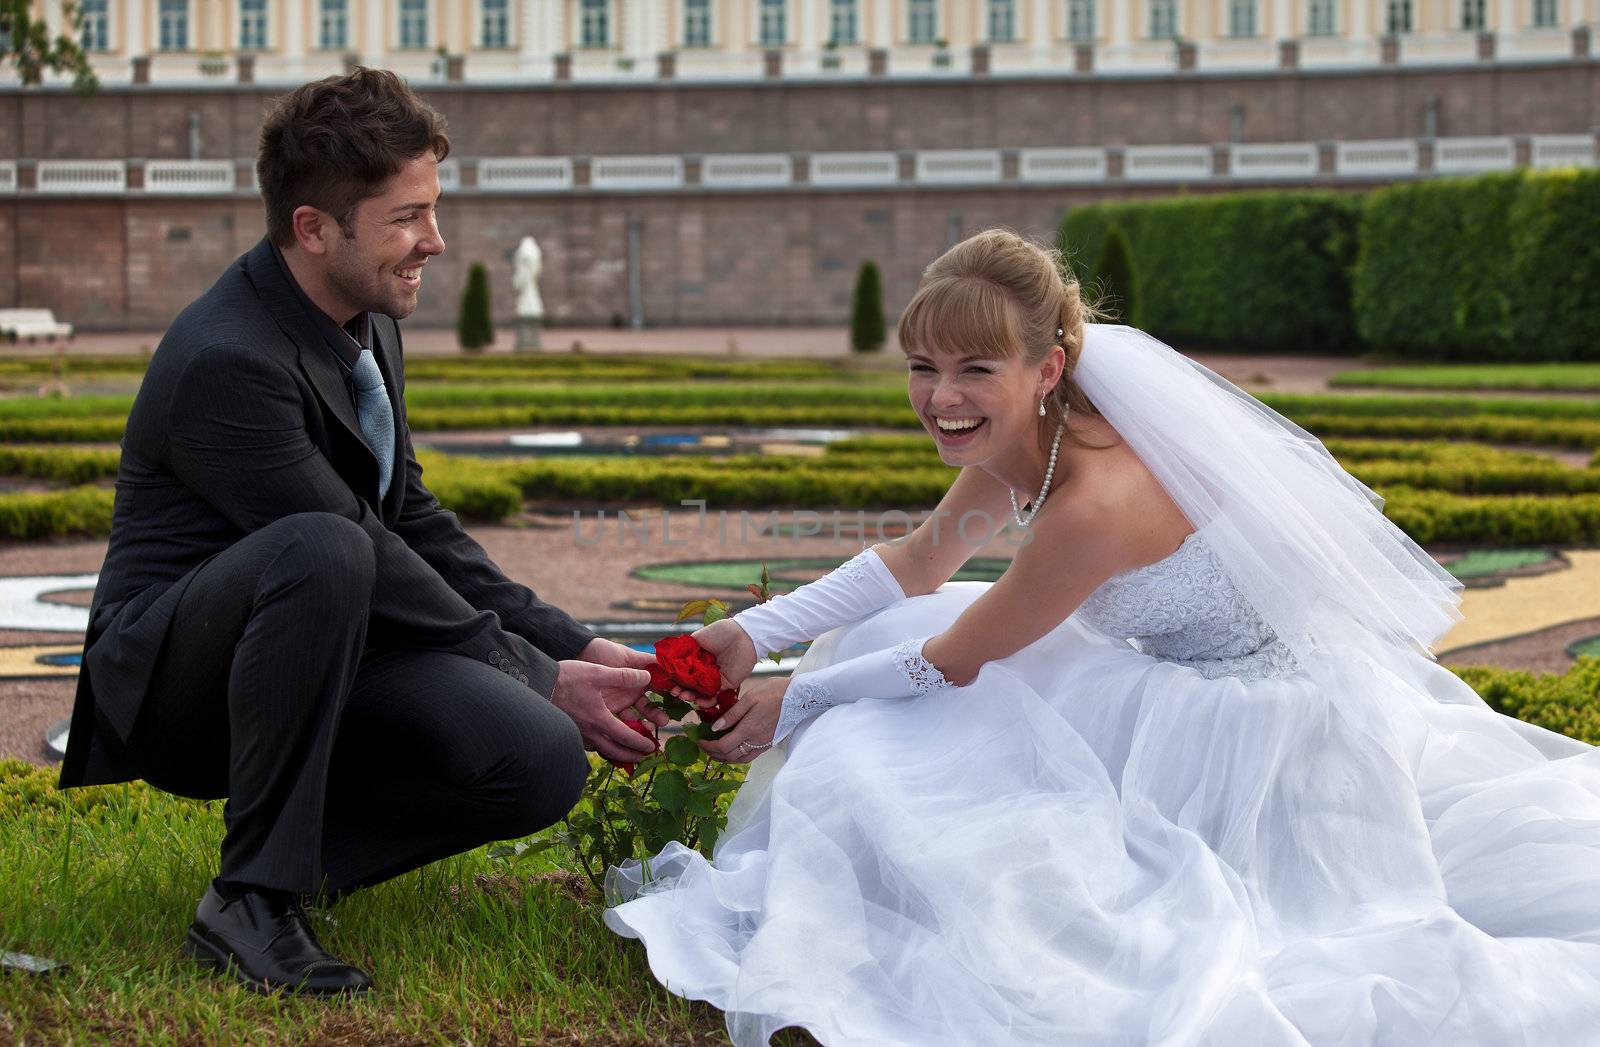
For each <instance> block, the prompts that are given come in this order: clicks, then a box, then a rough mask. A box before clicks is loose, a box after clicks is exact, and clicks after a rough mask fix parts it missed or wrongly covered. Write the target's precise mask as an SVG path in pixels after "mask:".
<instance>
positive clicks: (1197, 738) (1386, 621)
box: [605, 329, 1600, 1047]
mask: <svg viewBox="0 0 1600 1047" xmlns="http://www.w3.org/2000/svg"><path fill="white" fill-rule="evenodd" d="M1079 369H1080V372H1082V375H1081V378H1080V381H1081V382H1083V383H1084V384H1085V387H1086V388H1087V389H1088V390H1089V394H1090V396H1091V397H1092V398H1093V399H1094V402H1095V403H1096V405H1097V406H1098V407H1100V408H1101V409H1102V411H1104V412H1105V413H1106V414H1107V417H1108V418H1109V419H1110V420H1111V421H1112V422H1113V423H1115V424H1116V425H1117V426H1118V429H1119V432H1121V433H1122V435H1123V436H1124V437H1125V438H1127V439H1128V440H1129V442H1130V443H1132V444H1133V445H1134V447H1135V449H1136V450H1138V451H1139V453H1140V455H1141V457H1142V458H1143V459H1144V461H1145V462H1146V463H1147V464H1148V465H1150V467H1151V468H1152V469H1153V470H1155V471H1157V472H1158V475H1159V476H1160V477H1161V480H1162V482H1163V484H1164V485H1165V486H1166V488H1167V490H1168V491H1169V492H1171V493H1173V495H1174V497H1175V498H1176V499H1177V500H1178V501H1179V504H1180V505H1181V506H1182V507H1183V508H1184V511H1185V513H1186V515H1188V516H1189V518H1190V519H1191V520H1195V521H1196V522H1197V524H1198V530H1197V531H1196V532H1195V533H1194V534H1192V535H1190V536H1189V537H1188V538H1187V539H1186V540H1185V541H1184V542H1183V544H1182V545H1181V546H1180V547H1179V548H1178V549H1177V550H1176V551H1174V552H1173V553H1172V554H1171V555H1169V556H1167V557H1166V558H1165V559H1163V560H1160V561H1159V562H1157V563H1154V564H1150V565H1148V566H1146V567H1142V568H1139V569H1137V570H1134V571H1130V572H1126V573H1124V574H1120V575H1117V576H1115V577H1113V578H1111V579H1110V580H1108V581H1107V582H1106V583H1105V584H1103V585H1102V586H1101V587H1100V588H1099V589H1098V590H1097V591H1096V592H1095V593H1094V594H1093V595H1092V596H1091V597H1090V598H1089V599H1088V600H1087V601H1086V602H1085V603H1084V604H1083V606H1082V607H1080V608H1079V609H1078V611H1077V612H1076V613H1074V614H1073V615H1072V616H1071V617H1070V618H1068V619H1067V620H1066V621H1064V622H1062V623H1061V624H1060V625H1058V626H1057V627H1056V628H1055V629H1054V630H1052V631H1051V632H1050V633H1048V634H1047V635H1045V636H1044V637H1043V638H1041V639H1040V640H1038V641H1036V642H1035V643H1033V644H1031V645H1029V646H1028V647H1025V648H1023V649H1022V650H1021V651H1019V652H1017V653H1016V654H1014V655H1011V656H1010V657H1007V658H1003V659H1000V660H997V661H991V662H989V663H988V664H986V665H985V666H984V667H983V669H982V671H981V672H980V673H979V674H978V676H977V677H976V678H975V679H974V680H973V681H972V682H971V683H969V684H967V685H966V686H962V687H952V686H940V687H935V688H933V689H932V690H928V691H927V692H926V693H924V694H922V695H921V696H920V697H908V698H882V699H877V700H874V699H871V698H865V699H863V700H859V701H848V700H847V699H848V696H842V695H836V696H834V697H836V698H839V699H841V700H840V702H839V703H838V704H833V703H832V702H831V701H830V699H829V695H827V694H822V695H815V694H812V695H809V698H810V700H812V701H814V702H817V703H819V704H821V705H823V706H825V707H826V706H829V705H831V707H827V708H826V709H825V711H823V712H822V713H821V714H820V715H817V716H815V717H814V718H813V719H810V720H809V721H807V722H805V723H804V724H802V725H801V726H800V727H799V728H798V729H797V730H796V731H795V732H794V733H793V734H791V735H790V736H789V737H788V738H787V739H785V740H784V742H783V743H782V745H781V746H780V747H779V748H777V749H774V750H773V751H771V752H769V753H767V754H766V755H764V756H762V757H761V758H760V759H758V760H757V761H756V762H755V763H754V764H752V766H751V770H750V777H749V780H748V781H747V783H746V784H745V786H744V787H743V789H742V790H741V791H740V792H739V794H738V795H737V797H736V798H735V801H734V806H733V810H732V811H731V812H730V825H729V828H728V831H727V832H726V833H725V834H724V836H723V837H722V839H721V840H720V841H719V843H718V845H717V850H716V858H715V860H714V861H710V862H708V861H707V860H706V859H705V858H704V857H702V856H701V855H700V854H698V853H697V852H695V851H692V850H689V849H687V848H684V847H682V846H679V845H677V844H672V845H669V846H668V847H667V848H666V849H665V850H664V851H663V852H662V853H661V854H660V855H658V856H657V857H655V858H653V859H652V860H651V861H650V862H649V863H648V868H647V869H646V868H645V867H643V866H641V865H640V864H638V863H630V864H629V865H628V866H626V867H624V868H621V869H616V870H613V874H612V878H611V883H610V884H609V890H610V894H611V896H612V898H613V899H626V900H623V901H621V903H620V904H617V905H616V906H615V907H614V908H611V909H609V910H608V911H607V912H606V915H605V920H606V923H607V925H608V926H610V927H611V928H612V929H613V930H614V931H616V932H617V933H619V934H622V935H626V936H629V937H634V938H639V939H642V940H643V942H644V945H645V947H646V949H647V950H648V954H649V961H650V967H651V970H652V971H653V972H654V974H655V976H656V977H657V978H658V979H660V981H661V982H662V983H663V984H664V985H665V986H666V987H667V988H668V989H669V990H670V991H672V992H674V993H678V994H680V995H682V996H686V997H690V998H694V999H701V1000H707V1001H709V1002H710V1003H712V1004H714V1005H715V1006H717V1007H719V1008H721V1009H722V1010H723V1011H725V1012H726V1013H727V1021H728V1030H729V1033H730V1035H731V1036H732V1038H733V1040H734V1042H735V1043H736V1044H739V1045H741V1047H744V1045H756V1044H763V1043H766V1042H767V1039H768V1037H770V1036H771V1035H772V1034H773V1033H774V1032H775V1031H776V1030H778V1029H780V1028H783V1027H786V1026H801V1027H804V1028H806V1029H808V1030H810V1031H811V1032H812V1033H813V1034H814V1035H815V1036H816V1037H817V1038H818V1039H819V1040H821V1041H822V1042H823V1043H824V1044H828V1045H830V1047H842V1045H869V1044H870V1045H885V1044H904V1045H916V1047H928V1045H936V1044H949V1045H961V1047H971V1045H1012V1044H1019V1045H1020V1044H1052V1045H1055V1044H1071V1045H1103V1044H1118V1045H1142V1044H1207V1045H1215V1047H1254V1045H1287V1044H1316V1045H1335V1044H1337V1045H1352V1047H1353V1045H1367V1044H1389V1045H1395V1047H1420V1045H1426V1044H1437V1045H1450V1047H1461V1045H1485V1047H1499V1045H1511V1044H1515V1045H1526V1047H1544V1045H1556V1044H1560V1045H1563V1047H1565V1045H1579V1044H1600V750H1597V749H1595V748H1593V747H1591V746H1589V745H1586V744H1584V743H1582V742H1579V741H1576V740H1573V739H1569V738H1566V737H1564V736H1562V735H1559V734H1555V733H1553V732H1550V731H1547V730H1544V729H1542V728H1538V727H1534V726H1532V725H1529V724H1525V723H1522V722H1520V721H1517V720H1514V719H1512V718H1510V717H1506V716H1503V715H1500V714H1499V713H1496V712H1494V711H1493V710H1491V709H1490V708H1489V707H1488V706H1487V705H1486V704H1485V703H1484V702H1483V701H1482V700H1481V699H1480V698H1479V697H1478V696H1477V695H1476V694H1475V693H1474V692H1473V691H1472V690H1471V688H1469V687H1467V686H1466V685H1465V684H1464V683H1462V682H1461V681H1460V680H1458V679H1457V678H1456V677H1455V676H1454V675H1452V674H1451V673H1449V672H1448V671H1447V670H1445V669H1443V668H1441V667H1440V666H1438V665H1437V664H1436V663H1434V662H1433V661H1432V660H1430V659H1429V658H1427V657H1425V656H1424V655H1423V654H1421V653H1419V652H1418V651H1417V650H1416V642H1425V640H1419V639H1416V638H1422V637H1430V638H1431V637H1432V636H1434V635H1436V634H1437V633H1438V632H1439V631H1440V630H1441V628H1442V627H1443V626H1444V625H1446V624H1447V623H1448V621H1449V620H1451V614H1452V613H1453V593H1452V591H1451V590H1450V588H1449V585H1448V579H1447V576H1444V575H1443V572H1442V571H1440V570H1439V569H1438V568H1437V566H1436V565H1434V564H1432V562H1431V561H1429V560H1427V558H1426V555H1425V554H1423V553H1422V552H1421V551H1420V550H1416V549H1415V547H1414V546H1412V545H1410V543H1409V541H1408V540H1406V539H1405V538H1404V536H1403V535H1400V534H1399V533H1398V532H1397V531H1395V530H1394V529H1393V528H1392V527H1391V526H1390V525H1389V524H1387V523H1386V522H1384V521H1383V520H1382V518H1381V516H1380V515H1378V514H1377V512H1376V510H1375V509H1373V508H1372V506H1371V504H1370V503H1369V502H1368V501H1367V500H1366V498H1365V497H1364V496H1363V494H1362V492H1364V491H1365V489H1364V488H1360V487H1359V485H1358V484H1356V483H1355V481H1353V480H1351V479H1350V478H1349V477H1348V476H1347V475H1345V474H1344V473H1343V472H1342V471H1340V470H1338V468H1337V466H1336V465H1333V464H1332V462H1331V459H1326V454H1325V452H1323V451H1322V450H1321V447H1320V444H1316V443H1315V441H1314V440H1312V439H1311V438H1310V437H1309V436H1307V435H1306V434H1304V433H1303V432H1301V431H1299V430H1294V429H1293V428H1292V427H1290V426H1288V425H1287V423H1283V422H1282V421H1281V420H1279V419H1277V418H1276V416H1272V415H1270V412H1266V411H1265V409H1264V408H1261V407H1260V405H1259V404H1256V403H1255V401H1253V400H1250V399H1249V398H1248V397H1246V396H1245V395H1244V394H1242V393H1238V392H1237V391H1236V390H1232V388H1231V387H1226V386H1225V383H1220V380H1218V379H1215V376H1212V375H1210V374H1209V372H1204V371H1203V369H1201V368H1198V367H1191V365H1189V364H1187V363H1185V362H1182V361H1181V360H1180V359H1178V358H1176V354H1172V353H1171V350H1168V349H1166V348H1165V347H1163V346H1160V345H1159V343H1154V342H1153V341H1152V340H1149V339H1147V338H1145V337H1144V336H1142V335H1139V334H1138V333H1137V332H1132V331H1131V330H1129V329H1094V330H1091V332H1090V336H1089V338H1088V340H1087V341H1086V344H1085V349H1084V354H1083V357H1082V360H1081V362H1080V365H1079ZM1119 396H1121V397H1124V399H1121V400H1119ZM1207 427H1210V428H1207ZM1324 459H1326V462H1324ZM1257 498H1259V499H1262V501H1261V502H1260V504H1257V503H1255V502H1252V501H1251V499H1257ZM1267 499H1270V502H1268V501H1266V500H1267ZM1269 509H1270V510H1272V511H1273V515H1271V516H1265V515H1263V513H1265V512H1266V511H1268V510H1269ZM984 588H985V584H984V583H966V582H963V583H951V584H947V585H945V586H944V587H942V588H941V589H940V590H939V591H938V592H936V593H934V594H932V595H928V596H920V597H914V598H911V599H902V600H899V601H897V602H894V603H891V604H890V605H889V606H887V607H886V608H883V609H882V610H879V611H877V612H876V613H873V614H870V615H868V616H866V617H864V618H862V619H860V620H859V621H856V622H854V623H853V624H850V625H846V626H844V627H842V628H838V629H834V630H832V631H830V632H828V633H826V634H824V635H823V636H822V637H820V638H819V639H818V641H817V642H816V643H815V644H813V646H812V649H811V651H810V652H809V653H808V654H807V656H806V658H805V659H804V660H803V662H802V663H801V666H800V667H799V669H798V670H797V673H796V677H795V682H794V683H792V684H791V688H790V689H791V692H794V691H795V689H796V688H801V689H802V690H804V688H805V683H806V676H807V675H808V674H809V673H810V672H811V671H813V670H820V669H822V668H824V667H825V666H828V665H835V664H837V663H842V662H844V661H845V660H847V659H854V658H857V657H858V656H862V655H866V654H868V653H869V652H873V651H882V650H885V649H888V648H894V647H896V646H899V645H902V644H903V643H904V642H905V641H907V640H908V639H911V638H918V637H926V636H929V635H932V634H936V633H939V632H941V631H943V630H944V629H946V628H947V627H948V626H949V625H950V624H951V623H952V622H953V621H954V620H955V619H956V617H957V616H958V615H959V614H960V613H961V612H962V610H964V609H965V608H966V607H967V606H968V605H970V604H971V603H972V601H973V600H974V599H975V598H976V597H977V596H978V595H979V594H980V593H982V592H983V591H984ZM1263 607H1265V608H1269V609H1270V610H1271V614H1272V615H1274V616H1276V617H1269V616H1267V615H1264V614H1263V613H1262V612H1261V608H1263ZM1368 608H1370V614H1368V616H1367V617H1365V618H1362V617H1360V616H1359V613H1361V612H1364V611H1365V609H1368ZM1269 622H1273V623H1277V622H1281V623H1284V627H1283V628H1275V626H1274V624H1269ZM1291 629H1292V630H1293V631H1291ZM1408 636H1409V637H1412V638H1413V641H1407V640H1406V639H1405V638H1406V637H1408ZM834 675H841V674H840V672H839V671H836V672H835V673H834ZM851 679H852V677H851V675H850V673H849V672H843V673H842V676H841V679H840V680H836V681H835V682H834V686H835V687H839V686H840V685H841V683H842V684H845V685H848V682H849V681H850V680H851Z"/></svg>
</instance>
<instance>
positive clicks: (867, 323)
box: [850, 262, 886, 353]
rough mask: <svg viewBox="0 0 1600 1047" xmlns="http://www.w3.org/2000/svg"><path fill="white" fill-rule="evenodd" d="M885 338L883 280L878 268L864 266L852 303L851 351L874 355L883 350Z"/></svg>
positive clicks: (870, 264) (857, 274)
mask: <svg viewBox="0 0 1600 1047" xmlns="http://www.w3.org/2000/svg"><path fill="white" fill-rule="evenodd" d="M885 337H886V335H885V331H884V323H883V278H882V277H881V276H879V275H878V267H877V266H876V265H874V264H873V263H871V262H862V263H861V268H860V270H858V271H857V273H856V289H855V294H854V295H852V296H851V301H850V348H851V349H854V350H855V351H856V352H858V353H870V352H875V351H876V350H879V349H882V348H883V342H884V339H885Z"/></svg>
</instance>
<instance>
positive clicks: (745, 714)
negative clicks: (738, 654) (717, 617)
mask: <svg viewBox="0 0 1600 1047" xmlns="http://www.w3.org/2000/svg"><path fill="white" fill-rule="evenodd" d="M717 624H718V625H720V624H722V623H720V622H718V623H717ZM746 642H748V641H746ZM788 687H789V681H788V680H787V679H786V678H778V677H770V676H769V677H764V678H762V679H760V680H756V681H754V682H752V683H751V684H749V685H748V686H747V687H745V689H744V690H743V692H741V693H740V695H739V704H737V705H735V706H734V707H733V708H732V709H729V710H728V711H727V712H726V713H725V714H723V716H722V718H721V719H719V720H717V721H716V722H715V723H713V724H712V725H711V728H712V729H713V730H717V731H721V730H726V731H727V732H728V733H727V734H725V735H723V736H722V737H721V738H717V739H715V740H714V741H704V742H700V743H699V745H700V748H701V749H703V750H705V752H706V755H708V756H710V757H712V758H713V759H717V760H724V761H726V762H728V763H749V762H750V761H751V760H754V759H755V758H756V757H757V756H760V755H761V754H762V753H764V752H766V751H767V749H769V748H771V744H770V743H771V742H772V732H773V731H775V730H777V727H778V714H779V713H781V712H782V711H783V692H784V691H785V690H787V689H788ZM741 746H743V748H741ZM756 746H760V748H755V747H756Z"/></svg>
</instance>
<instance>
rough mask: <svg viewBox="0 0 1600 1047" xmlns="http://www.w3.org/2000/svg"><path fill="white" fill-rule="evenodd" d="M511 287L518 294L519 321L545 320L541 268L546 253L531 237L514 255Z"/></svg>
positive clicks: (525, 238)
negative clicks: (540, 285) (541, 292)
mask: <svg viewBox="0 0 1600 1047" xmlns="http://www.w3.org/2000/svg"><path fill="white" fill-rule="evenodd" d="M511 260H512V270H511V286H512V288H513V289H514V290H515V291H516V292H517V319H519V320H543V319H544V299H542V298H540V297H539V267H540V266H541V265H542V264H543V261H544V253H543V252H542V251H540V250H539V245H538V243H537V242H536V241H535V240H534V239H533V237H531V236H524V237H523V238H522V242H521V243H520V244H518V245H517V250H516V253H515V254H514V255H512V259H511Z"/></svg>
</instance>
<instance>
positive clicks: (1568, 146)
mask: <svg viewBox="0 0 1600 1047" xmlns="http://www.w3.org/2000/svg"><path fill="white" fill-rule="evenodd" d="M1528 160H1529V163H1531V164H1532V165H1533V166H1534V167H1593V166H1594V165H1595V148H1594V135H1534V136H1533V151H1532V155H1531V156H1530V157H1529V158H1528Z"/></svg>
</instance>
